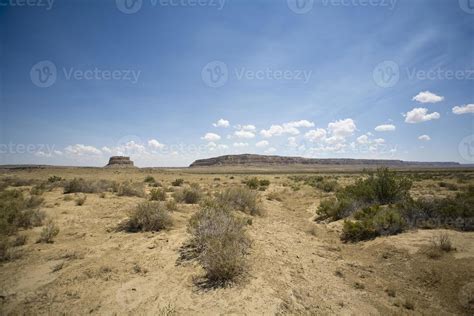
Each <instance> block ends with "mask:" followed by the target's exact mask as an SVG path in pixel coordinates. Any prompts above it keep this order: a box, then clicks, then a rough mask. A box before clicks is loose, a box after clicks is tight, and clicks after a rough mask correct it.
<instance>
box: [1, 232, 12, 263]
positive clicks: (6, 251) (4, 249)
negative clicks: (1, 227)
mask: <svg viewBox="0 0 474 316" xmlns="http://www.w3.org/2000/svg"><path fill="white" fill-rule="evenodd" d="M10 259H11V244H10V241H9V240H8V238H7V237H5V236H0V262H1V261H8V260H10Z"/></svg>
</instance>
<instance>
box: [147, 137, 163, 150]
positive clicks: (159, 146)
mask: <svg viewBox="0 0 474 316" xmlns="http://www.w3.org/2000/svg"><path fill="white" fill-rule="evenodd" d="M148 146H150V147H151V148H153V149H162V148H164V147H165V145H164V144H162V143H160V142H159V141H157V140H156V139H150V140H149V141H148Z"/></svg>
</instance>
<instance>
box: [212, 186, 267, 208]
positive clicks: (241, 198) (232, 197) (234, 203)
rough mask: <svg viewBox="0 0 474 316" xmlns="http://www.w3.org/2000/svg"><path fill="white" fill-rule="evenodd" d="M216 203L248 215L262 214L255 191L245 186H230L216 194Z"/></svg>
mask: <svg viewBox="0 0 474 316" xmlns="http://www.w3.org/2000/svg"><path fill="white" fill-rule="evenodd" d="M216 203H217V204H218V205H220V206H222V207H226V208H230V209H233V210H236V211H241V212H243V213H246V214H250V215H262V209H261V207H260V205H259V202H258V198H257V193H256V192H254V191H252V190H250V189H248V188H246V187H237V186H236V187H230V188H227V189H225V190H224V191H222V192H220V193H218V194H217V195H216Z"/></svg>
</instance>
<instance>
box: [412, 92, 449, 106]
mask: <svg viewBox="0 0 474 316" xmlns="http://www.w3.org/2000/svg"><path fill="white" fill-rule="evenodd" d="M412 100H413V101H418V102H420V103H437V102H441V101H443V100H444V97H442V96H439V95H436V94H434V93H432V92H429V91H424V92H420V93H418V94H417V95H416V96H414V97H413V99H412Z"/></svg>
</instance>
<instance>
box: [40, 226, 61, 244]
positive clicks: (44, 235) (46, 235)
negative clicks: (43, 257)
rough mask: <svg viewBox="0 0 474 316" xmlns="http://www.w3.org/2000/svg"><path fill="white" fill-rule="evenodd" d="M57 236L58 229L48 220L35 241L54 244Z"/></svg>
mask: <svg viewBox="0 0 474 316" xmlns="http://www.w3.org/2000/svg"><path fill="white" fill-rule="evenodd" d="M58 234H59V227H58V226H56V224H55V223H54V222H53V221H52V220H48V222H47V223H46V225H45V226H44V227H43V229H42V230H41V234H40V237H39V238H38V240H37V241H36V242H37V243H47V244H51V243H53V242H54V238H55V237H56V236H57V235H58Z"/></svg>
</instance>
